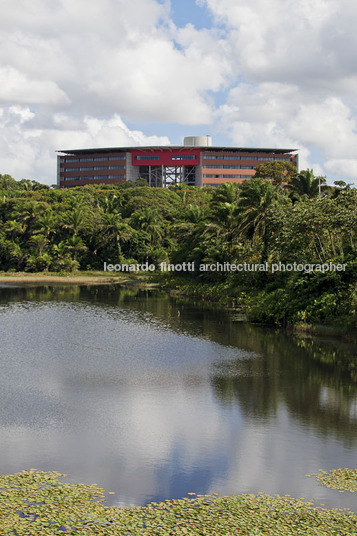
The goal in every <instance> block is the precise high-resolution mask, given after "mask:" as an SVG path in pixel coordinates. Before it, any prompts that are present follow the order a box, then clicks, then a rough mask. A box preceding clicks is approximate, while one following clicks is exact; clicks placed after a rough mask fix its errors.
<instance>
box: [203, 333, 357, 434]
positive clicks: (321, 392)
mask: <svg viewBox="0 0 357 536" xmlns="http://www.w3.org/2000/svg"><path fill="white" fill-rule="evenodd" d="M238 332H239V339H240V348H244V349H245V350H248V351H250V352H254V354H252V356H251V357H244V358H243V359H242V358H239V357H238V358H237V359H235V360H232V361H230V362H225V363H220V364H217V365H215V367H214V371H213V375H212V385H213V387H214V391H215V394H216V396H217V398H218V399H219V400H220V401H221V402H223V403H224V404H233V403H238V404H239V406H240V408H241V410H242V412H243V413H244V414H246V415H253V416H255V417H260V418H263V419H267V418H270V417H272V416H274V415H275V414H276V412H277V409H278V407H279V405H281V404H284V405H285V406H286V407H287V408H288V410H289V413H290V414H291V415H294V416H295V417H296V418H298V419H299V420H300V421H302V422H303V423H304V425H307V426H309V425H313V426H314V427H318V429H319V430H320V431H321V432H323V433H328V432H331V431H332V432H337V433H338V434H339V435H342V436H343V437H344V438H345V439H346V440H348V441H353V440H355V439H356V438H357V426H356V425H357V381H356V370H355V364H356V347H355V346H354V345H350V344H347V343H343V342H338V341H334V340H320V339H317V338H315V337H302V336H294V335H288V334H286V333H283V332H279V331H274V330H266V329H264V328H260V327H257V326H252V325H249V324H244V325H241V326H239V328H238ZM253 335H254V336H253Z"/></svg>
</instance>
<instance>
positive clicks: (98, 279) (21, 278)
mask: <svg viewBox="0 0 357 536" xmlns="http://www.w3.org/2000/svg"><path fill="white" fill-rule="evenodd" d="M1 283H19V284H26V285H27V284H30V283H63V284H65V285H78V284H84V285H108V284H109V285H113V284H120V285H123V286H134V285H135V286H138V287H144V288H156V287H158V285H157V284H155V283H149V282H148V281H147V280H146V279H145V278H140V276H139V277H137V278H134V277H130V278H128V277H126V276H115V277H114V276H113V275H103V273H102V272H92V273H90V274H88V275H84V273H83V272H79V273H78V274H51V273H43V272H41V273H27V272H11V273H6V272H2V273H0V284H1Z"/></svg>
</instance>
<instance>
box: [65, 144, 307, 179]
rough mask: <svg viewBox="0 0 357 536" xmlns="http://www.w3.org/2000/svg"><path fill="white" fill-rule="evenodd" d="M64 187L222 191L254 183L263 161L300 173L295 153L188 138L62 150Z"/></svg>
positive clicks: (290, 150)
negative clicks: (142, 185)
mask: <svg viewBox="0 0 357 536" xmlns="http://www.w3.org/2000/svg"><path fill="white" fill-rule="evenodd" d="M59 153H60V154H59V155H58V157H57V184H58V186H59V187H60V188H69V187H73V186H83V185H86V184H116V183H119V182H122V181H134V182H135V181H136V180H137V179H138V178H140V177H142V178H144V179H146V180H147V182H148V184H149V186H154V187H159V188H166V187H168V186H170V185H172V184H178V183H185V184H189V185H193V186H219V185H220V184H222V183H224V182H243V181H244V180H247V179H251V178H252V177H253V176H254V174H255V170H254V168H255V167H256V166H257V165H258V164H261V163H262V162H267V161H274V160H284V161H287V162H290V163H292V164H294V165H295V166H296V168H298V155H297V154H296V149H266V148H248V147H213V146H212V140H211V136H190V137H186V138H184V145H177V146H151V147H109V148H103V149H72V150H64V151H59Z"/></svg>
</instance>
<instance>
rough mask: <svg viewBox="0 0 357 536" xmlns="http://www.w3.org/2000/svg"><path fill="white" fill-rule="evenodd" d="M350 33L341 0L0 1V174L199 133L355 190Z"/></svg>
mask: <svg viewBox="0 0 357 536" xmlns="http://www.w3.org/2000/svg"><path fill="white" fill-rule="evenodd" d="M356 25H357V3H356V2H355V1H354V0H339V2H336V1H335V0H270V1H269V2H267V0H196V1H195V0H171V1H170V0H161V1H159V0H130V1H129V0H75V1H73V0H17V1H16V2H14V1H13V0H0V174H6V173H8V174H10V175H12V176H13V177H14V178H16V179H21V178H26V179H35V180H38V181H40V182H42V183H45V184H54V183H56V151H59V150H61V149H63V150H65V149H80V148H91V147H120V146H135V145H168V144H171V145H181V144H182V142H183V137H184V136H196V135H205V134H211V135H212V140H213V145H218V146H222V145H224V146H235V147H280V148H292V149H297V150H298V152H299V155H300V169H306V168H309V169H311V168H312V169H313V170H314V172H315V174H316V175H323V176H326V177H327V180H328V182H329V183H332V182H333V181H334V180H340V179H343V180H345V181H346V182H347V183H350V184H354V185H356V186H357V154H356V149H357V101H356V94H357V32H356V31H355V28H356Z"/></svg>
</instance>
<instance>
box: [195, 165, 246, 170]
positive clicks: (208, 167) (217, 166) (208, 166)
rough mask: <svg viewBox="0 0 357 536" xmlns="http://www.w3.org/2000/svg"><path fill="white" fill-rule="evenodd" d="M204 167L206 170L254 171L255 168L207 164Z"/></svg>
mask: <svg viewBox="0 0 357 536" xmlns="http://www.w3.org/2000/svg"><path fill="white" fill-rule="evenodd" d="M203 167H204V168H205V169H254V166H230V165H224V164H212V165H211V164H209V165H207V164H205V165H204V166H203Z"/></svg>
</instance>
